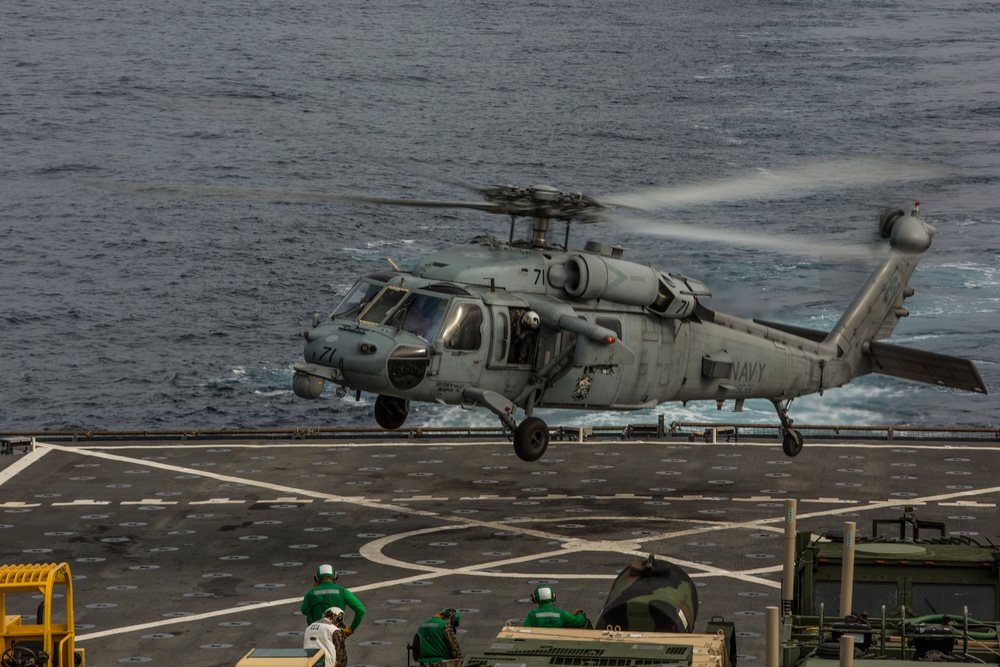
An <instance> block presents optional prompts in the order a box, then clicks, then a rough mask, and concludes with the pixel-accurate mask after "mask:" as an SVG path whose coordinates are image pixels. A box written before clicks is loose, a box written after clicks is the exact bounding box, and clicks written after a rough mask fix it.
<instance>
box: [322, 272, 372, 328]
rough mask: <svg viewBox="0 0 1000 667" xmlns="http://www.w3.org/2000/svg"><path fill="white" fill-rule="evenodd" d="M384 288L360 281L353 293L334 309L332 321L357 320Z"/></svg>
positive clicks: (348, 294) (355, 285)
mask: <svg viewBox="0 0 1000 667" xmlns="http://www.w3.org/2000/svg"><path fill="white" fill-rule="evenodd" d="M382 287H383V286H382V285H379V284H377V283H370V282H368V281H367V280H359V281H358V282H357V283H355V284H354V287H352V288H351V291H350V292H348V293H347V296H345V297H344V298H343V299H342V300H341V302H340V303H339V304H338V305H337V307H336V308H334V310H333V315H331V316H330V319H331V320H335V319H337V318H339V317H346V318H350V319H355V318H357V316H358V314H359V313H360V312H361V311H362V310H363V309H364V307H365V306H367V305H368V302H370V301H371V300H372V299H373V298H375V295H376V294H378V292H379V290H380V289H382Z"/></svg>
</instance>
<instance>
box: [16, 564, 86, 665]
mask: <svg viewBox="0 0 1000 667" xmlns="http://www.w3.org/2000/svg"><path fill="white" fill-rule="evenodd" d="M60 593H61V594H62V601H63V602H64V603H65V604H64V605H63V604H60V605H59V608H58V609H56V606H55V604H54V603H55V602H56V601H57V600H58V594H60ZM38 595H41V602H40V603H38V604H37V608H36V612H35V618H34V619H32V618H31V617H30V616H28V617H27V619H26V618H25V616H23V615H21V614H8V613H7V612H8V610H9V609H25V608H30V607H27V605H32V606H34V604H35V597H37V596H38ZM53 617H55V618H58V619H59V620H60V621H61V622H58V623H57V622H54V621H53ZM31 620H34V623H29V622H27V621H31ZM75 638H76V632H75V629H74V621H73V579H72V576H71V575H70V571H69V565H67V564H66V563H58V564H56V563H44V564H40V565H0V649H2V651H0V667H36V666H37V667H84V665H86V660H85V657H84V651H83V649H82V648H81V649H78V648H76V645H75Z"/></svg>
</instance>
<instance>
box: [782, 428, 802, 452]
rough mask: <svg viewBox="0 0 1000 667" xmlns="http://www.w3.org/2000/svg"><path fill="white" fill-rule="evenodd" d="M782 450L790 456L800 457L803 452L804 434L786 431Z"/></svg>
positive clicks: (792, 430)
mask: <svg viewBox="0 0 1000 667" xmlns="http://www.w3.org/2000/svg"><path fill="white" fill-rule="evenodd" d="M781 449H783V450H784V452H785V454H787V455H788V456H798V454H799V452H801V451H802V434H801V433H799V432H798V431H796V430H795V429H789V430H787V431H785V435H784V437H783V438H782V439H781Z"/></svg>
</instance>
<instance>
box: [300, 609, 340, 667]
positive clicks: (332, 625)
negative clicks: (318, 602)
mask: <svg viewBox="0 0 1000 667" xmlns="http://www.w3.org/2000/svg"><path fill="white" fill-rule="evenodd" d="M344 630H345V628H344V610H343V609H341V608H340V607H330V608H329V609H327V610H326V611H325V612H324V613H323V617H322V618H320V619H319V620H318V621H316V622H315V623H313V624H311V625H310V626H309V627H308V628H306V633H305V637H304V638H303V640H302V648H318V649H320V650H322V651H323V663H322V664H323V667H347V642H345V641H344V639H345V637H344Z"/></svg>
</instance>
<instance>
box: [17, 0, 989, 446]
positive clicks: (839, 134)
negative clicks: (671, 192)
mask: <svg viewBox="0 0 1000 667" xmlns="http://www.w3.org/2000/svg"><path fill="white" fill-rule="evenodd" d="M0 71H2V76H0V183H2V186H0V288H2V291H0V294H2V297H0V431H3V430H43V429H44V430H65V429H74V430H75V429H178V428H190V429H194V428H201V429H212V428H236V427H240V428H243V427H247V428H255V427H272V426H287V427H312V426H347V425H361V424H370V423H373V422H372V418H371V404H372V401H373V398H374V397H373V396H364V397H363V399H362V401H360V402H358V403H355V402H354V401H353V397H352V398H349V399H338V398H336V397H335V396H333V392H327V394H325V395H324V396H323V397H321V398H320V399H319V400H317V401H314V402H307V401H302V400H300V399H298V398H296V397H295V396H294V395H293V394H292V392H291V389H290V384H291V377H292V366H293V364H295V363H296V362H297V361H298V360H299V359H300V356H301V347H302V346H301V333H302V331H304V330H305V329H306V328H307V327H308V325H309V322H310V321H311V318H312V313H314V312H317V311H320V312H328V311H330V310H331V309H332V307H333V306H334V305H335V304H336V302H337V301H338V299H339V296H341V295H343V294H344V292H345V291H346V290H347V289H348V288H349V287H350V285H351V284H352V283H353V282H354V280H355V279H356V278H357V277H358V276H360V275H362V274H365V273H368V272H371V271H373V270H376V269H379V268H385V267H388V263H387V261H386V259H385V258H386V257H391V258H392V259H393V260H394V261H396V262H397V263H400V264H403V265H406V264H408V263H411V262H412V261H414V260H416V259H417V258H419V257H421V256H422V255H424V254H426V253H428V252H430V251H432V250H433V249H436V248H438V247H440V246H442V245H446V244H449V243H454V242H464V241H466V240H468V239H470V238H471V237H473V236H475V235H478V234H481V233H484V232H490V233H493V234H495V235H498V236H501V237H503V236H505V234H506V229H507V222H506V220H505V219H504V218H500V217H498V216H489V215H487V214H484V213H477V212H460V211H459V212H456V211H435V210H411V209H393V208H376V207H372V206H364V205H354V204H316V203H298V204H288V203H284V204H282V203H273V202H271V201H269V200H268V198H267V197H266V196H255V194H254V191H257V190H284V189H288V190H308V191H322V192H334V193H359V194H366V195H384V196H398V197H419V198H443V199H449V200H453V199H461V198H465V197H467V196H469V194H470V193H468V192H466V191H464V190H462V189H460V188H457V187H455V186H454V185H451V184H448V183H447V182H445V181H446V179H443V178H439V179H434V178H429V177H427V175H426V174H421V173H418V171H417V170H414V169H412V168H400V167H399V166H397V165H394V164H393V160H398V159H408V160H414V161H416V162H418V163H419V164H421V165H423V166H424V167H425V168H426V169H428V170H430V171H432V172H434V173H436V174H440V175H443V176H447V177H451V178H460V179H464V180H465V181H469V182H474V183H480V184H493V183H517V184H520V185H522V186H533V185H537V184H540V183H546V184H550V185H552V186H555V187H557V188H559V189H561V190H564V191H582V192H585V193H588V194H592V195H595V196H600V195H605V194H613V193H621V192H629V191H635V190H642V189H646V188H649V187H651V186H657V185H670V184H678V183H684V182H689V181H700V180H705V179H714V178H720V177H727V176H736V175H743V174H746V173H748V172H753V171H754V170H757V169H780V168H787V167H789V166H794V165H798V164H802V163H805V162H811V161H815V160H825V159H836V158H845V157H883V158H893V159H900V160H905V161H909V162H916V163H921V164H925V165H929V166H934V167H940V168H941V169H942V171H941V175H940V176H936V177H934V178H929V179H925V180H921V181H919V182H905V183H899V182H896V183H878V184H872V185H870V186H865V187H853V188H833V189H830V190H825V191H822V192H818V193H816V194H812V195H810V196H807V197H800V198H787V199H782V198H775V199H767V200H762V201H750V202H735V203H733V202H730V203H725V204H714V205H705V206H699V207H696V208H691V209H689V210H679V211H674V212H672V213H671V214H670V219H672V220H678V221H681V222H686V223H697V224H703V225H705V226H706V227H710V228H722V229H725V228H733V229H741V230H751V231H757V232H762V233H765V234H769V235H774V236H782V235H791V236H797V237H805V238H806V239H816V240H818V241H833V242H836V243H845V244H846V243H854V242H861V241H865V240H867V239H869V238H870V237H871V236H872V233H873V230H874V224H875V220H876V216H877V213H878V210H879V209H880V208H881V207H882V206H884V205H887V204H903V203H905V202H912V201H913V200H919V201H920V202H921V204H922V211H923V215H924V219H925V220H927V221H928V222H930V223H931V224H933V225H935V226H936V227H937V230H938V234H937V236H936V238H935V240H934V246H933V247H932V249H931V250H930V252H929V253H928V255H927V257H926V258H925V259H924V261H923V263H922V264H921V265H920V267H918V269H917V271H916V273H915V275H914V277H913V278H912V280H911V282H910V284H911V285H912V287H913V288H914V289H915V290H916V294H915V295H914V296H913V297H912V298H910V299H909V300H908V301H907V303H906V306H907V308H908V309H909V310H910V313H911V315H910V317H909V318H907V319H904V320H903V321H902V322H901V324H900V325H899V327H898V328H897V330H896V333H895V334H894V336H893V337H892V339H890V340H891V342H896V343H900V344H905V345H912V346H915V347H920V348H923V349H927V350H932V351H935V352H941V353H946V354H955V355H960V356H963V357H968V358H971V359H973V360H975V362H976V363H977V365H978V367H979V369H980V372H981V373H982V375H983V377H984V379H985V381H986V383H987V385H988V387H989V389H990V391H991V392H992V393H991V394H990V395H988V396H973V395H970V394H966V393H963V392H958V391H954V390H949V389H942V388H937V387H930V386H927V385H920V384H916V383H910V382H906V381H902V380H893V379H891V378H886V377H878V376H869V377H867V378H862V379H861V380H858V381H855V382H854V383H852V384H851V385H849V386H847V387H844V388H841V389H837V390H831V391H828V392H826V394H825V395H824V396H822V397H819V396H812V397H806V398H802V399H798V400H797V401H796V402H795V404H794V405H793V407H792V411H791V414H792V416H793V417H794V418H795V419H796V421H797V422H798V423H821V424H841V423H860V424H876V425H884V424H899V425H960V426H984V425H994V426H995V425H997V424H998V423H1000V407H998V406H1000V401H998V399H997V395H998V394H1000V363H998V358H1000V312H998V311H1000V192H998V182H1000V4H997V3H996V2H989V1H972V0H949V1H948V2H939V1H937V0H933V1H932V0H907V1H906V2H896V1H886V2H879V1H874V2H846V1H838V0H834V1H830V2H804V1H803V2H791V1H777V0H758V1H749V2H721V1H719V0H707V1H705V2H699V3H680V2H669V1H666V2H630V1H619V2H615V3H604V2H595V1H593V0H562V1H558V2H548V1H539V2H528V1H521V0H507V1H505V2H477V3H470V2H458V1H457V0H410V1H403V2H381V1H379V0H363V1H362V0H340V1H338V2H328V1H324V2H317V1H314V0H292V1H278V2H258V1H251V0H213V1H210V2H198V3H193V2H176V1H175V0H164V1H162V2H158V3H130V2H53V1H52V0H30V1H28V0H7V1H6V2H4V3H2V4H0ZM132 184H140V185H143V184H144V185H165V184H181V185H186V186H216V187H226V188H236V189H240V190H241V191H245V193H246V194H245V196H232V197H225V198H223V197H205V196H200V195H198V194H197V192H196V191H195V190H194V189H188V190H181V191H179V192H178V193H176V194H173V195H168V194H165V193H163V192H155V191H143V190H142V188H140V187H138V186H133V185H132ZM557 234H558V235H559V236H561V231H559V232H558V233H557ZM589 238H594V239H599V240H603V241H606V242H609V243H617V244H621V245H623V246H624V247H625V248H626V258H628V259H633V260H636V261H641V262H653V263H655V264H656V265H658V266H659V267H660V268H661V269H664V270H667V271H671V272H675V273H683V274H686V275H690V276H693V277H696V278H699V279H701V280H703V281H704V282H705V283H706V284H707V285H708V286H709V287H710V288H711V289H712V291H713V292H714V298H713V299H711V300H710V301H709V302H708V305H709V307H712V308H715V309H718V310H722V311H726V312H731V313H734V314H737V315H741V316H747V317H753V316H758V317H765V318H768V319H775V320H779V321H784V322H788V323H792V324H799V325H805V326H811V327H815V328H826V329H829V328H830V327H831V326H832V325H833V323H834V322H835V321H836V319H837V318H838V317H839V315H840V313H841V312H842V311H843V309H844V308H845V307H846V306H847V304H848V303H849V302H850V300H851V299H852V298H853V296H854V294H855V293H856V291H857V290H858V288H859V287H860V285H861V283H862V282H863V281H864V279H865V277H866V275H867V273H868V272H869V271H870V270H871V268H872V267H873V266H874V262H869V263H867V264H864V263H860V264H859V263H851V262H845V261H843V260H834V259H831V258H829V257H824V256H823V254H822V253H817V254H816V255H815V256H809V255H806V256H803V255H797V256H796V255H786V254H783V253H779V252H776V251H773V250H761V249H755V248H748V247H740V246H735V245H732V244H729V243H714V244H709V243H704V242H693V241H682V240H671V239H664V238H659V237H650V236H644V235H641V234H639V233H637V232H635V231H625V230H622V229H618V228H615V227H614V226H611V225H609V224H600V225H596V226H593V227H586V228H582V227H578V228H576V232H575V236H574V240H573V242H572V244H573V245H574V246H576V247H582V246H583V244H584V242H585V241H586V240H587V239H589ZM730 407H731V406H730ZM656 412H662V413H664V414H665V415H666V418H667V420H668V421H670V420H674V419H686V420H690V419H704V418H710V419H720V420H728V419H730V418H732V417H733V416H734V415H732V414H731V413H729V412H721V413H720V412H717V411H716V409H715V404H714V402H705V403H700V404H689V405H687V406H681V405H673V404H665V405H663V406H660V408H659V410H657V411H656ZM540 414H541V416H543V417H544V418H546V419H547V421H549V422H550V423H553V424H581V423H612V422H613V423H628V422H635V421H649V420H650V419H651V417H652V414H650V413H645V414H638V415H637V414H628V413H624V414H613V415H607V414H579V413H572V412H556V413H546V412H544V411H543V412H541V413H540ZM736 416H737V417H739V418H740V419H742V420H750V421H764V422H769V423H773V422H774V421H776V418H775V415H774V412H773V409H772V408H771V406H770V404H769V403H767V402H766V401H756V402H754V401H751V402H748V404H747V410H746V412H744V413H743V414H742V415H736ZM408 423H409V424H411V425H422V424H441V423H444V424H450V425H464V424H473V425H489V426H492V425H496V424H497V420H496V419H495V417H493V416H492V415H491V414H489V413H488V412H486V411H464V410H461V409H459V408H446V407H441V406H415V408H414V410H413V411H412V412H411V416H410V420H409V422H408Z"/></svg>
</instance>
